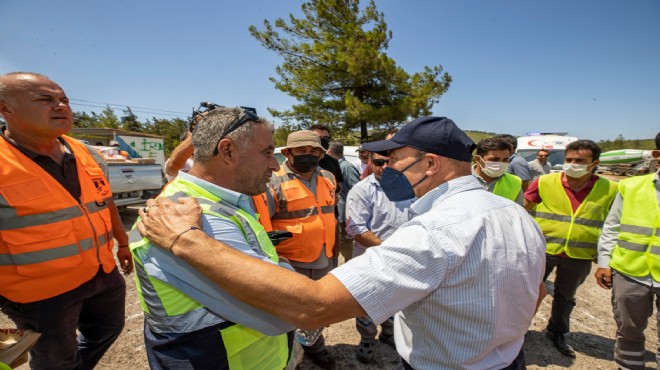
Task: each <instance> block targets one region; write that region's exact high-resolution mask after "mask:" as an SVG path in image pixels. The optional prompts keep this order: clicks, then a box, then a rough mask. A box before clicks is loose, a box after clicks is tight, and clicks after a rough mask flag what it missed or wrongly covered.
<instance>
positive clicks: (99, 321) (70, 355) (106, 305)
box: [0, 268, 126, 370]
mask: <svg viewBox="0 0 660 370" xmlns="http://www.w3.org/2000/svg"><path fill="white" fill-rule="evenodd" d="M125 298H126V283H125V282H124V278H123V277H122V276H121V274H120V273H119V271H118V270H117V269H116V268H115V269H114V270H113V271H112V272H111V273H109V274H106V273H104V272H103V270H102V269H99V272H98V273H97V274H96V276H94V277H93V278H92V279H91V280H89V281H88V282H86V283H84V284H83V285H81V286H79V287H78V288H76V289H73V290H71V291H68V292H66V293H63V294H60V295H58V296H55V297H52V298H48V299H44V300H41V301H37V302H31V303H16V302H12V301H10V300H8V299H6V298H5V297H2V296H0V310H2V312H3V313H4V314H6V315H7V316H8V317H9V318H10V319H11V320H12V321H13V322H14V323H15V324H16V327H18V328H19V329H29V330H34V331H36V332H39V333H41V338H39V340H38V341H37V343H36V345H35V346H34V348H32V350H31V351H30V368H32V369H76V370H78V369H84V370H87V369H93V368H94V366H96V364H97V363H98V362H99V360H100V359H101V357H103V354H104V353H105V351H107V349H108V348H110V345H112V343H113V342H114V341H115V339H117V337H118V336H119V334H120V333H121V331H122V329H123V328H124V304H125ZM76 329H78V330H79V331H80V335H78V336H77V337H76Z"/></svg>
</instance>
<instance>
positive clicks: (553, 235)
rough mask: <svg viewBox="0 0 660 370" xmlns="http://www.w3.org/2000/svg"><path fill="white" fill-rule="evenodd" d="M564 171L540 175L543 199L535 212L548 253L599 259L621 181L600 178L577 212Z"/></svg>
mask: <svg viewBox="0 0 660 370" xmlns="http://www.w3.org/2000/svg"><path fill="white" fill-rule="evenodd" d="M561 175H562V173H561V172H557V173H551V174H548V175H544V176H541V177H539V188H538V189H539V196H540V197H541V199H542V202H541V203H539V204H537V205H536V206H535V207H534V210H533V211H532V216H534V218H535V219H536V222H538V224H539V226H541V230H542V231H543V234H544V235H545V238H546V253H548V254H552V255H557V254H560V253H562V252H564V253H566V255H567V256H569V257H571V258H576V259H594V258H596V254H597V250H596V246H597V243H598V237H599V236H600V232H601V229H602V226H603V222H604V221H605V218H606V217H607V214H608V212H609V208H610V206H611V205H612V201H613V200H614V197H615V195H616V189H617V184H616V183H614V182H612V181H609V180H605V179H603V178H599V179H598V180H597V181H596V183H595V184H594V187H593V189H591V192H590V193H589V195H587V197H586V198H585V199H584V201H582V203H581V204H580V206H579V207H578V209H577V210H576V212H575V213H574V212H573V208H572V207H571V201H570V199H569V198H568V195H566V191H565V189H564V186H563V184H562V182H561Z"/></svg>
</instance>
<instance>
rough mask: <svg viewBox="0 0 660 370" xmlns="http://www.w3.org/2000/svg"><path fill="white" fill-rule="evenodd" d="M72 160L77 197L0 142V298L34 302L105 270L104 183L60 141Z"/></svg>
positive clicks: (108, 238)
mask: <svg viewBox="0 0 660 370" xmlns="http://www.w3.org/2000/svg"><path fill="white" fill-rule="evenodd" d="M61 138H62V140H64V141H66V143H67V144H68V145H69V147H70V148H71V151H72V152H73V155H74V157H75V158H76V170H77V174H78V180H79V183H80V189H81V196H80V199H74V198H73V197H71V194H70V193H69V192H68V191H67V190H66V189H64V187H62V185H61V184H60V183H59V182H58V181H57V180H55V179H54V178H53V177H52V176H50V175H49V174H48V173H47V172H46V171H45V170H44V169H43V168H41V167H40V166H39V165H38V164H37V163H35V162H34V161H33V160H32V159H30V158H28V157H27V156H26V155H24V154H23V153H22V152H21V151H20V150H18V149H17V148H16V147H14V146H13V145H11V144H10V143H9V142H7V141H6V140H5V139H4V138H0V158H2V161H3V162H2V165H1V166H0V275H1V276H2V278H3V282H2V284H0V295H2V296H4V297H6V298H7V299H9V300H11V301H14V302H18V303H28V302H34V301H38V300H42V299H46V298H50V297H54V296H56V295H59V294H62V293H64V292H67V291H70V290H72V289H75V288H76V287H78V286H80V285H82V284H83V283H85V282H87V281H89V280H90V279H91V278H93V277H94V276H95V275H96V273H97V272H98V270H99V264H101V265H102V267H103V271H104V272H106V273H109V272H111V271H112V270H113V269H114V268H115V266H116V263H115V259H114V256H113V253H112V246H113V239H112V222H111V218H110V211H109V209H108V206H107V202H108V201H109V199H111V198H112V193H111V192H110V187H109V184H108V181H107V179H106V178H105V176H104V175H103V172H102V170H101V168H100V167H99V166H98V164H97V163H96V161H95V159H94V157H93V156H92V155H91V153H90V152H89V151H88V149H87V147H86V146H85V145H83V144H82V143H80V142H79V141H77V140H74V139H71V138H68V137H66V136H62V137H61Z"/></svg>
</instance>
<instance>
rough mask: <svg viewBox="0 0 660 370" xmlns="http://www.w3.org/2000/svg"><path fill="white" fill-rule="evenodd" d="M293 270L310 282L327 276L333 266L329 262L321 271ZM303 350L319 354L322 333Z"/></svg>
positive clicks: (322, 340)
mask: <svg viewBox="0 0 660 370" xmlns="http://www.w3.org/2000/svg"><path fill="white" fill-rule="evenodd" d="M293 268H294V269H295V270H296V272H297V273H299V274H301V275H305V276H307V277H308V278H310V279H312V280H319V279H321V278H322V277H324V276H325V275H327V274H328V272H330V271H332V269H333V266H332V261H329V263H328V266H326V267H325V268H322V269H306V268H302V267H296V266H293ZM302 348H303V350H304V351H305V352H309V353H319V352H321V351H323V350H324V349H325V338H323V333H321V335H320V336H319V339H317V340H316V342H314V344H312V345H311V346H302Z"/></svg>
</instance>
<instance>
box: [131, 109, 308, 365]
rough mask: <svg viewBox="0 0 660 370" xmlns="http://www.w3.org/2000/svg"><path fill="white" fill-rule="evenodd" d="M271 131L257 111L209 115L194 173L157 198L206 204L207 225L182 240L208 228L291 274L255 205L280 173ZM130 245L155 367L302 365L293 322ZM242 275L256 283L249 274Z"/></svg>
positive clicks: (137, 241) (145, 244)
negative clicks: (296, 351) (297, 355)
mask: <svg viewBox="0 0 660 370" xmlns="http://www.w3.org/2000/svg"><path fill="white" fill-rule="evenodd" d="M272 132H273V125H272V123H270V122H268V121H266V120H263V119H261V118H259V117H258V116H257V115H256V114H254V113H252V112H250V111H246V110H243V109H240V108H226V107H218V108H215V109H213V110H210V111H208V112H207V113H205V114H204V115H203V116H200V119H199V122H198V124H197V127H196V129H195V130H194V132H193V134H192V146H193V148H194V161H193V165H192V167H191V168H190V170H189V171H188V173H185V172H179V173H178V175H177V177H176V178H175V179H174V180H173V181H172V182H170V183H169V184H168V186H167V187H166V188H165V189H164V190H163V192H162V193H161V194H160V196H159V197H161V198H162V197H166V198H169V199H173V200H174V201H176V200H177V199H180V198H181V197H192V198H194V199H197V201H198V202H199V203H200V204H202V208H203V211H202V212H203V221H202V224H201V226H200V227H199V228H197V227H196V228H189V229H187V230H186V231H184V232H182V234H183V233H190V232H199V231H200V230H201V231H202V232H203V233H205V234H206V235H208V236H209V237H211V238H214V239H217V240H223V241H224V242H225V243H227V245H229V246H231V248H233V249H234V250H236V251H239V253H243V254H245V255H248V256H250V258H254V259H255V260H262V261H264V262H266V263H269V264H273V265H278V266H284V267H285V268H290V266H288V265H287V264H286V263H284V262H281V260H280V259H279V257H278V255H277V253H276V251H275V247H274V246H273V244H272V243H271V241H270V239H269V238H268V235H267V233H266V231H265V230H264V228H263V227H262V225H260V224H259V222H258V221H257V220H256V217H257V215H256V214H255V211H254V210H253V208H252V207H253V204H252V198H251V196H255V195H258V194H261V193H263V192H265V191H266V187H267V184H268V181H269V179H270V177H271V174H272V173H273V172H274V171H277V169H278V163H277V160H276V158H275V156H274V149H275V145H274V142H273V134H272ZM192 198H189V199H192ZM163 247H166V248H171V245H167V246H165V245H163ZM130 248H131V253H132V254H133V258H134V260H135V268H136V272H137V287H138V294H139V296H140V302H141V304H142V308H143V310H144V316H145V328H144V340H145V347H146V350H147V359H148V360H149V366H150V367H151V369H170V368H172V369H173V368H176V369H179V368H183V369H193V368H197V369H254V368H267V369H284V368H285V367H287V366H290V367H293V366H295V362H296V361H295V355H294V354H293V353H292V352H293V350H292V349H293V348H294V347H293V341H292V338H293V335H292V330H293V327H292V325H290V324H289V323H287V322H285V321H283V320H280V319H277V318H276V317H274V316H272V315H271V314H268V313H266V312H263V311H261V310H259V309H256V308H254V307H252V306H249V305H247V304H245V303H242V302H240V301H238V300H236V299H235V298H234V297H233V296H231V295H229V294H228V293H227V292H225V291H224V290H223V289H221V288H220V287H219V286H218V285H216V284H214V283H213V282H212V281H210V280H209V279H208V278H206V277H205V276H204V275H203V274H202V273H201V272H200V271H198V270H195V269H194V268H192V267H191V266H190V265H187V264H182V263H181V261H177V260H176V259H174V258H173V256H172V255H171V254H170V253H167V252H166V251H165V250H163V249H161V248H157V247H155V245H154V243H153V242H152V241H150V240H149V239H143V238H142V237H141V236H140V234H139V233H138V232H137V230H135V229H134V230H133V231H132V232H131V235H130ZM207 257H209V256H207ZM242 275H243V276H244V277H245V278H250V276H251V275H252V273H251V272H250V271H243V273H242Z"/></svg>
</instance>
